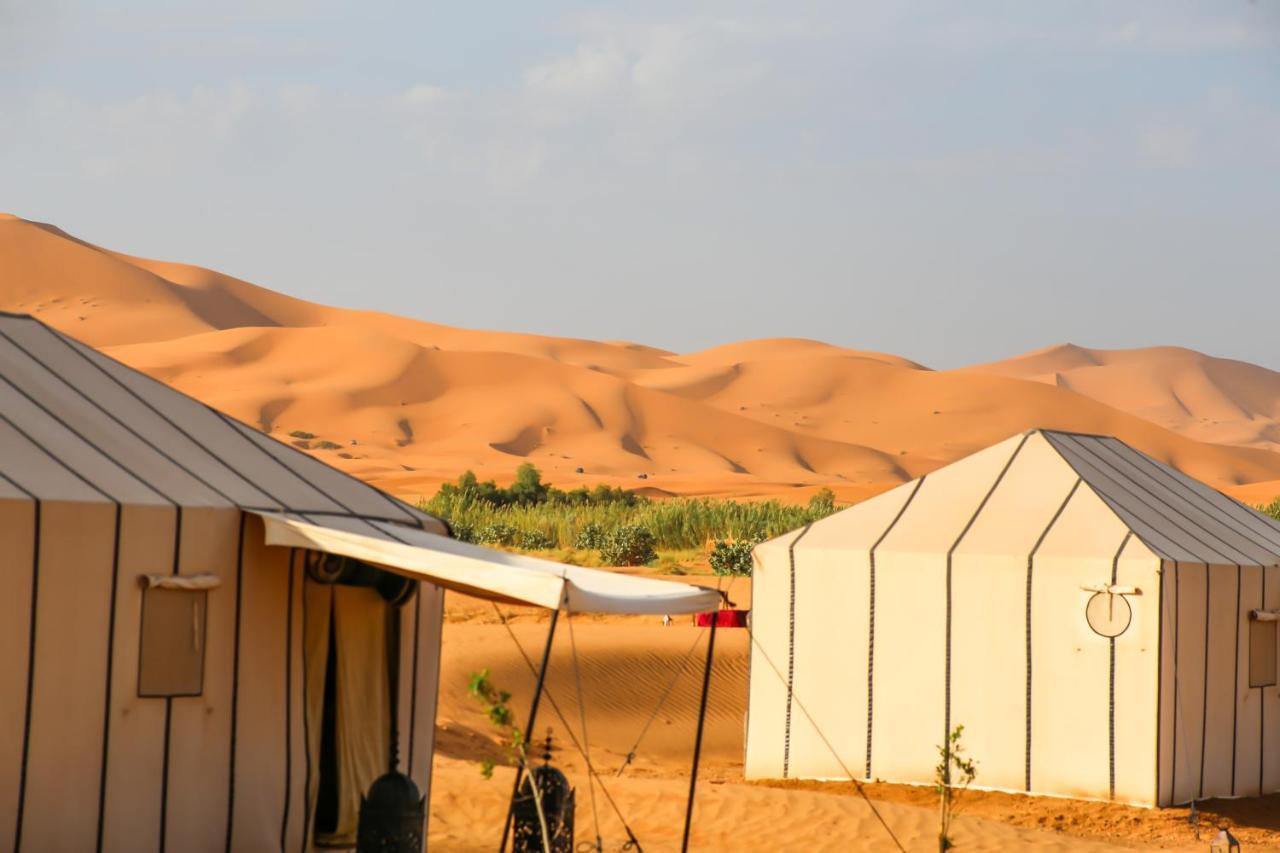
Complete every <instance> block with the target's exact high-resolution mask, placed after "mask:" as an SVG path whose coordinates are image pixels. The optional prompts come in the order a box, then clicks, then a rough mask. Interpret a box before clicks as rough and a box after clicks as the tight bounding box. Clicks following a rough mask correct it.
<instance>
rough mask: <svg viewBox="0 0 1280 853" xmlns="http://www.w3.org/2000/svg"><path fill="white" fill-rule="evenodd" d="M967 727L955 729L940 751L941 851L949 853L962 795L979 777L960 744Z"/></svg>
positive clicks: (937, 771) (937, 774)
mask: <svg viewBox="0 0 1280 853" xmlns="http://www.w3.org/2000/svg"><path fill="white" fill-rule="evenodd" d="M963 733H964V726H956V727H955V728H954V729H953V730H952V731H951V732H950V733H949V734H948V735H947V740H946V743H944V744H942V745H941V746H939V747H938V757H939V758H940V759H941V760H940V761H939V762H938V766H937V767H936V768H934V777H933V778H934V790H936V791H937V792H938V805H939V808H938V812H939V814H938V851H939V853H946V851H947V850H949V849H950V848H951V847H952V846H953V842H952V841H951V821H952V820H954V819H955V816H956V814H957V812H958V809H957V803H958V801H959V795H960V794H961V793H962V792H963V791H964V790H965V789H966V788H968V787H969V786H970V785H971V784H973V780H974V779H976V778H977V776H978V763H977V762H976V761H974V760H973V759H972V758H966V757H965V754H964V745H963V744H961V743H960V735H961V734H963Z"/></svg>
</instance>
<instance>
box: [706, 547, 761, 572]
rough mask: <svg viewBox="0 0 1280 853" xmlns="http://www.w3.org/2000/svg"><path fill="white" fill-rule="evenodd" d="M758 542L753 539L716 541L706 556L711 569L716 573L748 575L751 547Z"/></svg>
mask: <svg viewBox="0 0 1280 853" xmlns="http://www.w3.org/2000/svg"><path fill="white" fill-rule="evenodd" d="M758 544H760V543H758V542H757V541H756V540H754V539H739V540H737V541H736V542H726V541H724V540H723V539H721V540H719V541H717V542H716V544H715V546H714V547H712V549H711V554H710V556H708V557H707V559H708V561H710V563H711V571H712V572H714V573H716V574H717V575H750V574H751V549H752V548H754V547H755V546H756V545H758Z"/></svg>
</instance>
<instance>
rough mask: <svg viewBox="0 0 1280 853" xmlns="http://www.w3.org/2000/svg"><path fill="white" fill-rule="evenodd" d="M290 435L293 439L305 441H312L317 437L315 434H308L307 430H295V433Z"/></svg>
mask: <svg viewBox="0 0 1280 853" xmlns="http://www.w3.org/2000/svg"><path fill="white" fill-rule="evenodd" d="M289 435H290V436H292V437H293V438H300V439H302V440H303V441H310V440H311V439H313V438H315V437H316V434H315V433H313V432H307V431H306V430H305V429H295V430H294V431H293V432H291V433H289Z"/></svg>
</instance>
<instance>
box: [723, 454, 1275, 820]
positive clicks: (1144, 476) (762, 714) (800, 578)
mask: <svg viewBox="0 0 1280 853" xmlns="http://www.w3.org/2000/svg"><path fill="white" fill-rule="evenodd" d="M755 559H756V566H755V576H754V584H753V602H752V626H753V627H752V630H753V635H754V639H755V643H754V644H753V650H752V658H751V677H750V699H749V719H748V731H747V745H746V774H747V776H748V777H750V778H778V777H790V778H829V779H839V778H850V777H854V778H858V779H884V780H887V781H896V782H906V783H932V781H933V778H934V767H935V765H936V764H937V762H938V752H937V746H938V745H939V744H941V743H943V739H944V737H945V733H946V732H947V731H949V730H951V729H952V728H953V727H955V726H957V725H963V726H964V734H963V743H964V745H965V747H966V749H967V751H968V752H969V753H970V754H971V755H972V756H973V757H974V758H976V759H977V761H978V778H977V786H978V787H984V788H990V789H998V790H1007V791H1017V792H1028V793H1039V794H1053V795H1063V796H1071V797H1081V798H1092V799H1103V800H1119V801H1124V802H1129V803H1134V804H1141V805H1152V806H1154V805H1159V806H1165V805H1171V804H1180V803H1186V802H1188V801H1190V800H1192V799H1200V798H1205V797H1238V796H1252V795H1257V794H1260V793H1269V792H1273V791H1277V790H1280V689H1278V688H1277V686H1276V681H1277V679H1276V656H1277V639H1276V624H1277V623H1276V621H1275V619H1276V615H1277V612H1278V611H1280V568H1278V566H1280V524H1277V523H1276V522H1274V521H1272V520H1271V519H1269V518H1266V517H1264V516H1262V515H1260V514H1259V513H1256V512H1254V511H1253V510H1251V509H1248V508H1246V507H1245V506H1243V505H1241V504H1240V503H1238V502H1236V501H1234V500H1231V499H1230V498H1227V497H1226V496H1224V495H1222V494H1220V493H1218V492H1216V491H1214V490H1213V489H1210V488H1209V487H1208V486H1205V485H1204V484H1203V483H1200V482H1197V481H1195V480H1193V479H1191V478H1189V477H1187V476H1186V475H1184V474H1182V473H1180V472H1178V471H1176V470H1174V469H1173V468H1171V467H1169V466H1167V465H1164V464H1162V463H1160V462H1157V461H1156V460H1154V459H1152V458H1150V457H1148V456H1146V455H1144V454H1142V453H1139V452H1137V451H1135V450H1134V449H1133V448H1131V447H1129V446H1128V445H1126V444H1124V443H1123V442H1121V441H1119V440H1117V439H1114V438H1107V437H1101V436H1087V435H1076V434H1067V433H1060V432H1050V431H1047V430H1034V431H1031V432H1028V433H1026V434H1023V435H1019V436H1014V437H1013V438H1010V439H1009V440H1007V441H1005V442H1002V443H1000V444H998V445H995V446H994V447H990V448H988V449H986V450H983V451H981V452H979V453H976V454H974V455H972V456H970V457H968V458H966V459H962V460H960V461H958V462H956V463H954V464H952V465H949V466H947V467H945V468H942V469H940V470H938V471H936V472H934V473H932V474H929V475H928V476H926V477H922V478H920V479H918V480H915V481H913V482H910V483H906V484H904V485H902V486H900V487H898V488H895V489H893V490H892V491H889V492H887V493H885V494H882V495H879V496H877V497H875V498H873V499H871V500H868V501H866V502H864V503H861V504H858V505H856V506H854V507H851V508H849V509H847V510H844V511H842V512H840V513H837V514H835V515H833V516H831V517H829V518H826V519H824V520H822V521H819V522H817V523H815V524H812V525H810V526H809V527H806V528H804V529H802V530H798V531H795V532H793V533H790V534H787V535H786V536H782V537H780V538H777V539H774V540H772V541H769V542H766V543H763V544H761V545H759V546H758V547H757V548H756V551H755Z"/></svg>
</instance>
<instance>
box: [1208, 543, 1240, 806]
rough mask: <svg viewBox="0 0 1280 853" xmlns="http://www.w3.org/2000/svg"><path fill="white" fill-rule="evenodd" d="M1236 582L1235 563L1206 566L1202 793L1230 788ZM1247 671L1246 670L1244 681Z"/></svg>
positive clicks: (1226, 793)
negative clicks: (1206, 646)
mask: <svg viewBox="0 0 1280 853" xmlns="http://www.w3.org/2000/svg"><path fill="white" fill-rule="evenodd" d="M1237 582H1240V583H1242V582H1243V578H1241V577H1240V570H1239V569H1237V568H1236V567H1235V566H1210V567H1209V598H1208V604H1209V639H1208V649H1209V652H1208V654H1209V667H1208V694H1207V697H1206V699H1207V703H1206V704H1207V707H1208V711H1207V715H1208V716H1207V719H1206V729H1205V767H1204V785H1203V790H1202V792H1201V795H1200V796H1202V797H1229V796H1232V795H1233V793H1234V792H1233V788H1232V777H1231V774H1232V758H1233V753H1232V750H1233V749H1234V746H1233V744H1232V736H1233V733H1235V732H1236V724H1237V720H1236V713H1237V708H1236V701H1237V696H1236V690H1237V686H1238V681H1237V679H1238V678H1239V673H1238V671H1237V669H1236V662H1237V660H1238V658H1237V657H1236V651H1237V648H1236V640H1237V638H1238V636H1239V626H1240V623H1239V616H1238V611H1237V609H1236V590H1237ZM1247 678H1248V673H1245V679H1246V682H1245V683H1248V681H1247Z"/></svg>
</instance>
